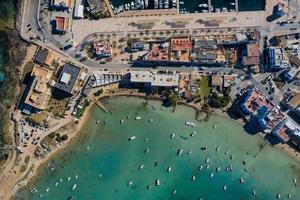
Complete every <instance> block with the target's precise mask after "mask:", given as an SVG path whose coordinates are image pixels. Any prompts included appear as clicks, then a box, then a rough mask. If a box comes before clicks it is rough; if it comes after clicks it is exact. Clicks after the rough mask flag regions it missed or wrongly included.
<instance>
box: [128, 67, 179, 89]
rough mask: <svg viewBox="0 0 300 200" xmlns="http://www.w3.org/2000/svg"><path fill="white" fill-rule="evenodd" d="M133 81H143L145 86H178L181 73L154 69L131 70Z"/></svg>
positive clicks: (131, 79)
mask: <svg viewBox="0 0 300 200" xmlns="http://www.w3.org/2000/svg"><path fill="white" fill-rule="evenodd" d="M130 82H131V83H142V84H144V86H145V87H178V84H179V75H178V74H173V73H156V72H154V71H131V72H130Z"/></svg>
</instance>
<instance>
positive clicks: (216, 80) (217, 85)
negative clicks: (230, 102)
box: [211, 74, 223, 92]
mask: <svg viewBox="0 0 300 200" xmlns="http://www.w3.org/2000/svg"><path fill="white" fill-rule="evenodd" d="M211 87H212V90H213V91H219V92H222V91H223V78H222V76H221V75H218V74H216V75H212V77H211Z"/></svg>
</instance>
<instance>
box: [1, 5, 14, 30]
mask: <svg viewBox="0 0 300 200" xmlns="http://www.w3.org/2000/svg"><path fill="white" fill-rule="evenodd" d="M14 16H15V8H14V5H13V1H12V0H3V1H0V30H5V29H7V28H9V29H12V28H13V27H14Z"/></svg>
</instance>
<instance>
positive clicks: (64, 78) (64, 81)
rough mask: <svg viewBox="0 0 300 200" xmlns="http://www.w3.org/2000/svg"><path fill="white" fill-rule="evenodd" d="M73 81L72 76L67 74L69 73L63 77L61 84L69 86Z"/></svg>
mask: <svg viewBox="0 0 300 200" xmlns="http://www.w3.org/2000/svg"><path fill="white" fill-rule="evenodd" d="M70 80H71V74H67V73H63V75H62V76H61V79H60V82H62V83H64V84H68V83H69V82H70Z"/></svg>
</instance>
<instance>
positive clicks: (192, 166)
mask: <svg viewBox="0 0 300 200" xmlns="http://www.w3.org/2000/svg"><path fill="white" fill-rule="evenodd" d="M105 102H106V106H107V108H108V109H109V110H111V111H112V114H105V113H103V112H102V111H101V110H99V109H98V108H96V107H95V108H94V109H93V111H92V113H91V117H90V120H88V123H87V124H86V126H85V128H84V129H83V130H82V131H81V132H82V133H81V135H80V136H79V137H78V138H76V140H74V141H73V142H72V144H70V145H69V146H68V147H67V148H66V149H65V150H64V151H63V152H61V153H59V154H58V155H56V156H55V157H54V158H53V159H52V161H50V162H49V163H51V165H52V167H54V168H55V170H54V171H51V170H48V168H47V167H46V166H45V167H43V168H42V169H41V170H40V171H39V176H38V177H36V178H35V180H34V181H32V183H31V184H30V186H29V187H36V188H37V190H38V193H37V194H31V193H30V192H29V189H28V187H27V188H24V189H22V190H21V191H20V192H18V194H17V195H16V197H19V198H20V199H45V200H46V199H47V200H52V199H68V198H70V197H73V199H80V200H83V199H104V200H119V199H120V200H121V199H122V200H123V199H124V200H127V199H128V200H129V199H130V200H135V199H136V200H140V199H147V200H148V199H149V200H152V199H153V200H160V199H186V200H193V199H195V200H198V199H201V198H202V199H203V200H204V199H209V200H220V199H222V200H226V199H228V200H231V199H233V200H236V199H241V200H242V199H243V200H244V199H245V200H246V199H262V200H266V199H276V195H277V194H279V193H280V194H281V199H287V195H288V194H291V197H292V198H291V199H295V200H297V199H300V189H299V185H298V186H295V185H294V183H293V178H294V177H296V175H295V173H294V169H295V168H297V167H299V164H297V163H296V162H295V161H293V160H292V159H291V158H289V157H288V156H286V155H285V154H283V153H282V152H280V151H278V150H276V149H274V148H272V147H270V146H269V145H265V147H264V148H263V149H262V150H261V151H260V146H262V145H264V141H263V139H262V138H261V137H259V136H251V135H248V134H247V133H246V132H245V131H244V130H243V128H242V126H241V125H240V124H239V123H237V122H235V121H233V120H230V119H226V118H223V117H220V116H212V117H211V118H210V120H209V121H208V122H197V121H195V112H194V110H193V109H191V108H188V107H186V106H177V109H176V111H175V113H172V111H171V110H172V109H169V108H167V109H161V105H160V102H159V101H149V104H148V106H145V105H144V102H145V100H143V99H139V98H133V97H130V98H129V97H116V98H111V99H107V100H105ZM153 105H155V107H156V110H154V109H153V108H154V107H153ZM128 115H130V116H131V117H130V119H127V116H128ZM135 116H140V117H142V119H141V120H135V119H134V117H135ZM121 119H123V120H124V123H123V124H121V123H120V120H121ZM149 119H153V120H154V121H153V122H149ZM97 120H101V121H105V125H99V124H96V121H97ZM186 120H188V121H192V122H195V123H196V125H197V126H196V128H192V127H188V126H186V125H185V121H186ZM214 126H215V129H214V128H213V127H214ZM193 132H196V133H195V135H194V136H191V133H193ZM171 133H175V137H174V138H173V139H171ZM132 136H136V139H135V140H133V141H128V138H130V137H132ZM218 146H219V148H218ZM201 147H206V150H201ZM147 148H150V150H149V153H148V154H145V151H146V149H147ZM179 149H183V154H182V155H180V156H178V155H177V152H178V150H179ZM217 149H218V151H217ZM230 157H232V159H230ZM207 158H209V162H207V163H205V160H206V159H207ZM141 165H144V167H143V169H139V166H141ZM201 165H202V166H203V169H202V170H199V166H201ZM208 165H209V168H207V166H208ZM230 165H232V171H226V170H225V168H226V167H228V166H230ZM168 167H171V168H172V170H171V171H170V172H168V170H167V169H168ZM218 167H220V171H218V172H217V168H218ZM211 173H213V174H214V175H213V177H210V176H211V175H210V174H211ZM76 175H77V179H76ZM193 176H194V177H195V179H194V181H193V180H192V179H193V178H192V177H193ZM68 177H70V180H69V181H68V180H67V179H68ZM240 178H242V179H243V180H244V182H243V184H242V183H240ZM60 179H63V181H62V182H60V181H59V180H60ZM156 179H159V180H160V185H159V186H157V185H156ZM297 179H298V182H300V177H297ZM130 181H132V185H131V186H128V183H129V182H130ZM56 182H57V183H58V185H57V186H55V184H56ZM74 184H77V188H76V189H75V190H72V186H73V185H74ZM224 186H226V191H224ZM47 188H49V191H48V192H46V190H47ZM174 190H176V194H175V195H173V191H174ZM253 190H255V195H253V194H252V192H253ZM40 195H41V197H39V196H40Z"/></svg>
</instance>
